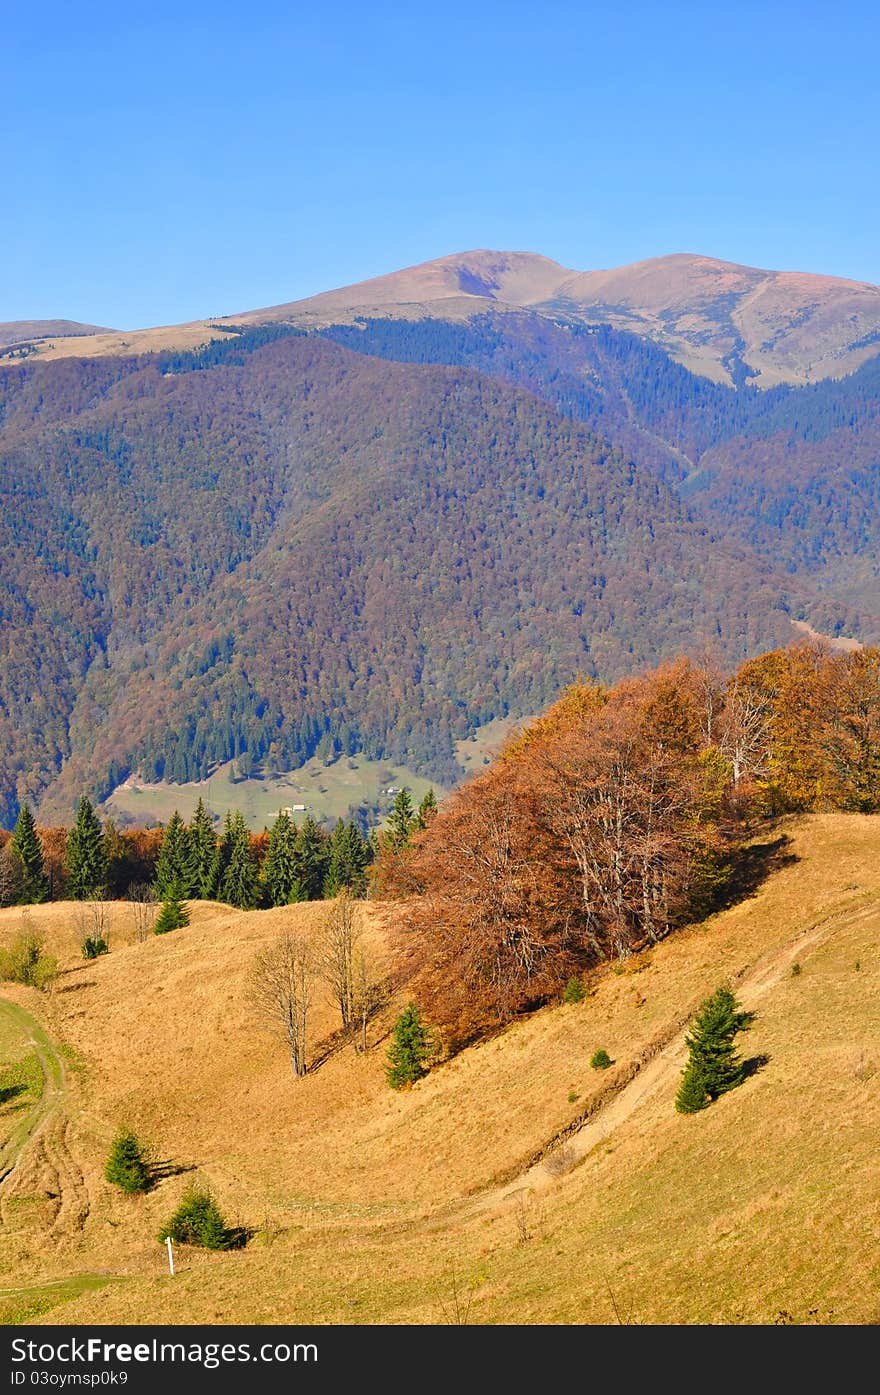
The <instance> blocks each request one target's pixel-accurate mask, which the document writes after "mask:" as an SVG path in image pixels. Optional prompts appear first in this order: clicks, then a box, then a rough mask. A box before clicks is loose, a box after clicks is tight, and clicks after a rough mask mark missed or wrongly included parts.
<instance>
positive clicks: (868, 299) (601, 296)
mask: <svg viewBox="0 0 880 1395" xmlns="http://www.w3.org/2000/svg"><path fill="white" fill-rule="evenodd" d="M487 308H492V309H493V310H494V311H496V312H503V311H504V310H505V309H509V310H514V311H515V310H521V309H524V308H527V309H530V310H531V311H533V312H534V313H536V314H539V315H542V316H544V317H546V318H549V319H551V320H557V321H561V322H570V323H573V324H581V325H601V324H609V325H611V326H613V327H615V328H618V329H624V330H627V331H629V332H631V333H635V334H637V335H639V336H640V337H642V338H643V339H646V340H649V341H651V342H653V343H656V344H658V345H659V346H660V347H661V348H663V349H664V350H665V352H667V353H668V354H669V355H670V357H672V358H673V359H674V360H675V361H676V362H679V363H681V364H683V365H684V366H685V367H687V368H689V369H690V370H691V371H692V372H695V373H698V374H701V375H702V376H705V377H708V378H710V379H712V380H713V381H716V382H727V383H733V384H734V385H740V384H741V383H744V382H747V381H751V382H753V383H756V384H757V385H758V386H760V387H772V386H773V385H774V384H777V383H794V384H801V383H808V382H816V381H821V380H823V379H825V378H836V377H844V376H846V375H847V374H849V373H852V372H853V371H855V370H856V369H857V368H858V367H860V366H861V365H862V364H863V363H865V362H867V361H868V360H870V359H871V358H874V357H876V356H877V355H878V354H880V287H877V286H874V285H871V284H870V283H869V282H866V281H857V280H851V279H846V278H841V277H832V276H824V275H821V274H818V273H813V272H799V271H774V270H763V269H761V268H757V267H749V266H743V265H740V264H738V263H736V262H729V261H724V260H721V259H719V258H714V257H708V256H704V255H701V254H697V253H688V252H677V253H671V254H669V255H666V256H660V257H651V258H647V259H645V260H642V261H639V262H633V263H630V264H628V265H625V266H620V267H613V268H608V269H604V270H603V269H600V270H592V271H578V270H575V269H572V268H570V267H565V266H563V265H562V264H561V263H559V262H555V261H553V260H552V259H551V258H549V257H545V256H543V255H541V254H539V253H533V252H505V251H492V250H490V249H485V248H480V249H476V250H474V251H471V252H458V253H452V254H449V255H447V256H444V257H438V258H435V259H433V260H430V261H427V262H422V263H419V264H417V265H415V266H411V267H405V268H402V269H401V270H398V271H393V272H389V273H386V274H384V275H381V276H376V277H372V278H369V279H368V280H365V281H361V282H357V283H354V284H353V285H350V286H344V287H339V288H336V289H331V290H327V291H322V292H320V293H318V294H317V295H313V296H308V297H305V298H302V299H299V300H295V301H286V302H282V303H279V304H276V305H270V306H265V307H263V308H261V309H256V310H242V311H240V312H239V313H237V314H233V315H225V316H220V317H218V318H216V319H213V320H209V319H207V318H206V319H204V320H197V321H191V322H189V323H186V324H181V325H177V326H159V327H155V328H151V329H143V330H134V331H127V332H126V333H124V334H122V333H116V332H113V331H100V332H95V333H92V334H90V335H86V336H85V337H84V338H83V339H82V341H81V343H80V344H75V343H74V342H73V341H72V340H71V339H69V338H64V339H61V340H60V341H57V342H56V341H51V342H50V343H49V344H48V345H43V347H41V346H40V344H39V342H36V343H35V344H34V353H35V354H37V355H38V356H40V357H61V356H69V355H80V356H82V355H85V354H117V353H124V352H134V353H141V352H150V351H153V350H160V349H167V348H173V347H178V348H186V347H194V346H195V345H196V344H197V343H199V342H203V341H205V340H212V339H216V338H218V337H222V336H223V335H224V334H226V333H235V332H236V331H237V329H238V328H239V327H240V326H242V325H256V324H267V323H275V322H281V323H290V324H295V325H299V326H301V327H303V328H323V327H326V326H327V325H329V324H332V323H339V322H344V323H350V322H354V321H356V320H357V319H358V318H359V317H360V316H362V315H363V314H364V313H365V312H372V313H373V314H375V313H376V312H380V313H382V314H383V315H387V316H389V317H393V318H412V319H417V318H423V317H425V316H434V317H437V316H438V315H439V316H441V317H443V318H446V319H449V320H452V321H462V320H467V319H469V318H470V317H471V316H472V315H473V314H475V313H479V312H480V311H481V310H485V309H487Z"/></svg>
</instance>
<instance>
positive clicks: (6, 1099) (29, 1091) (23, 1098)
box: [0, 1052, 43, 1113]
mask: <svg viewBox="0 0 880 1395" xmlns="http://www.w3.org/2000/svg"><path fill="white" fill-rule="evenodd" d="M42 1093H43V1072H42V1070H41V1068H40V1058H39V1057H38V1056H37V1055H35V1054H34V1053H33V1052H32V1053H31V1054H30V1055H29V1056H23V1057H22V1058H21V1060H19V1061H13V1062H12V1064H11V1065H8V1066H5V1067H4V1068H3V1070H2V1071H0V1109H2V1110H3V1112H4V1113H5V1112H6V1111H7V1110H9V1109H10V1107H11V1108H16V1107H17V1108H21V1106H22V1105H24V1104H33V1102H34V1101H35V1100H38V1099H39V1098H40V1096H41V1095H42Z"/></svg>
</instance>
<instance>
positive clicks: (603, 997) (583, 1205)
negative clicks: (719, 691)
mask: <svg viewBox="0 0 880 1395" xmlns="http://www.w3.org/2000/svg"><path fill="white" fill-rule="evenodd" d="M752 869H753V873H754V882H755V886H754V889H753V894H751V895H749V896H748V897H747V898H746V899H743V900H742V901H741V902H740V903H739V904H737V905H735V906H733V907H732V908H731V909H729V910H726V911H724V912H721V913H719V914H717V915H715V916H714V917H712V918H711V919H710V920H709V921H707V922H705V923H704V924H701V925H698V926H694V927H691V928H688V929H686V930H684V931H681V932H679V933H677V934H676V935H675V936H673V937H671V938H670V939H668V940H666V941H665V942H663V943H661V944H660V945H658V946H656V947H655V948H654V949H653V951H651V953H650V954H647V955H641V956H638V957H636V958H634V959H633V960H631V961H629V962H628V963H626V964H625V965H623V966H620V965H618V966H616V967H608V968H607V969H604V970H601V971H599V972H597V973H596V975H595V977H594V979H593V980H592V982H591V992H590V995H589V997H588V998H587V1000H586V1001H585V1002H583V1003H581V1004H577V1005H573V1006H568V1007H565V1006H561V1007H551V1008H547V1009H544V1010H542V1011H541V1012H539V1013H537V1014H536V1015H534V1016H533V1017H531V1018H529V1019H528V1020H524V1021H521V1022H518V1023H515V1024H514V1025H513V1026H511V1027H510V1028H509V1029H508V1030H507V1031H505V1032H504V1033H503V1034H502V1035H501V1036H499V1037H496V1038H495V1039H494V1040H491V1041H488V1042H486V1043H484V1044H482V1045H480V1046H478V1047H475V1048H471V1049H470V1050H468V1051H467V1052H465V1053H463V1054H462V1055H460V1056H459V1057H457V1058H456V1059H455V1060H454V1061H452V1062H451V1063H448V1064H446V1065H443V1066H440V1067H439V1068H437V1069H436V1070H435V1071H433V1072H432V1073H431V1074H430V1075H429V1076H428V1077H427V1078H426V1079H425V1080H423V1081H421V1082H420V1083H419V1084H418V1085H417V1086H415V1087H414V1088H413V1089H412V1090H410V1091H408V1092H406V1093H403V1094H394V1093H392V1092H391V1091H389V1090H388V1089H387V1087H386V1085H385V1082H384V1076H383V1061H384V1052H385V1048H386V1046H387V1038H386V1037H385V1035H384V1034H385V1033H386V1032H387V1030H388V1027H389V1025H390V1022H391V1020H392V1017H393V1015H394V1011H395V1008H396V1004H393V1003H392V1004H391V1005H390V1007H389V1009H388V1011H387V1013H386V1014H385V1016H384V1017H383V1019H382V1020H381V1021H380V1022H379V1023H377V1024H376V1025H375V1026H374V1029H373V1031H372V1036H371V1041H372V1043H373V1045H372V1046H371V1049H370V1051H369V1052H368V1053H367V1055H366V1056H364V1057H361V1056H356V1055H355V1054H354V1053H353V1051H352V1049H351V1048H350V1047H343V1048H342V1049H339V1050H335V1051H331V1053H330V1054H329V1055H328V1056H327V1058H326V1059H325V1060H324V1062H323V1064H321V1066H320V1068H319V1069H316V1070H315V1071H314V1072H313V1073H312V1074H310V1075H309V1076H307V1077H306V1078H305V1079H304V1080H302V1081H300V1082H294V1081H293V1080H292V1079H291V1078H290V1074H289V1067H288V1065H287V1062H286V1058H285V1052H284V1049H283V1046H282V1045H281V1044H280V1043H278V1042H276V1041H275V1040H273V1039H272V1038H271V1037H269V1036H267V1035H266V1034H265V1032H264V1031H263V1030H262V1029H261V1028H260V1026H259V1024H258V1022H257V1021H256V1019H255V1018H254V1016H253V1012H252V1010H251V1009H250V1008H249V1006H248V1004H247V1001H246V997H245V993H244V984H245V982H246V978H247V971H248V964H249V962H250V960H251V958H252V955H253V954H254V952H255V951H256V949H257V948H258V947H259V946H260V945H262V944H265V943H266V942H267V941H268V940H269V939H271V937H272V936H273V935H274V934H276V933H278V931H279V930H281V929H283V928H284V927H285V926H291V925H297V926H301V927H303V928H306V929H310V930H311V931H312V932H315V931H316V930H317V927H318V923H319V921H320V918H321V916H322V915H324V914H325V913H326V908H325V907H324V906H322V905H320V904H310V905H304V906H294V907H288V908H285V909H282V910H276V911H272V912H262V913H260V912H255V913H242V912H235V911H231V910H229V909H228V908H225V907H220V906H216V905H213V904H209V903H203V904H199V905H197V906H196V907H195V908H194V913H193V920H192V924H191V925H190V926H189V927H188V928H187V929H184V930H180V931H177V932H174V933H173V934H172V935H169V936H167V937H164V938H162V939H152V940H150V941H149V942H147V943H146V944H133V943H130V942H129V940H130V927H129V926H128V924H127V921H128V918H129V912H128V910H127V908H126V907H125V906H124V905H116V906H114V907H113V908H112V916H113V922H114V923H113V927H112V930H111V953H110V954H109V955H108V956H106V957H105V958H103V959H100V960H97V961H95V962H94V963H89V964H83V962H82V961H81V960H78V958H77V952H76V944H75V924H74V922H75V911H74V909H73V908H72V907H70V906H68V905H50V906H46V907H38V908H34V909H33V911H32V912H31V916H32V919H33V921H34V922H35V923H37V924H38V925H40V926H41V927H42V928H43V929H44V931H45V934H46V937H47V941H48V942H49V943H50V944H51V946H52V947H53V948H54V950H55V952H56V953H58V954H59V957H60V958H61V960H62V963H63V967H64V973H63V974H62V976H61V978H60V980H59V982H58V984H57V987H56V989H55V991H54V993H53V994H52V995H51V996H49V997H47V996H40V995H38V994H36V993H35V992H33V991H31V990H25V989H10V990H9V991H8V998H9V999H14V1000H15V1002H16V1003H18V1004H20V1005H21V1006H22V1007H24V1008H25V1009H26V1010H27V1011H29V1012H31V1013H35V1014H36V1015H37V1017H38V1018H39V1019H40V1021H41V1022H43V1023H44V1025H45V1026H46V1028H47V1029H48V1032H49V1036H50V1038H51V1039H52V1040H54V1041H56V1042H59V1043H62V1050H61V1053H60V1059H61V1060H62V1061H63V1062H64V1065H65V1076H66V1079H65V1087H64V1089H65V1094H64V1097H63V1100H61V1101H60V1102H58V1103H57V1105H56V1112H55V1114H54V1115H53V1119H54V1122H51V1121H50V1123H51V1129H50V1131H49V1132H48V1134H46V1135H45V1136H43V1140H42V1142H41V1141H40V1139H39V1138H38V1139H37V1142H36V1143H35V1144H34V1145H33V1146H32V1147H31V1148H30V1150H28V1151H26V1152H25V1154H24V1155H23V1156H22V1159H21V1161H20V1163H19V1166H18V1167H17V1168H16V1169H15V1171H14V1172H13V1173H12V1174H11V1175H10V1177H9V1178H8V1179H7V1181H6V1183H5V1184H4V1185H3V1187H2V1188H0V1208H2V1214H3V1220H4V1228H3V1232H2V1238H0V1258H2V1263H3V1268H4V1273H5V1277H4V1278H3V1279H0V1284H2V1285H3V1288H4V1295H3V1300H2V1301H5V1302H6V1305H7V1312H8V1313H9V1314H13V1315H15V1314H17V1315H19V1316H21V1315H22V1314H24V1315H25V1316H27V1315H31V1316H32V1317H34V1318H35V1319H39V1316H40V1312H41V1310H42V1311H43V1312H44V1313H45V1315H46V1318H47V1320H49V1321H52V1322H58V1321H60V1322H75V1323H83V1322H95V1321H105V1322H112V1321H119V1322H125V1321H130V1322H145V1321H170V1322H174V1321H178V1322H180V1321H203V1322H208V1323H223V1322H235V1321H242V1322H248V1321H255V1322H288V1321H319V1322H337V1323H338V1322H382V1323H389V1322H391V1323H393V1322H443V1321H454V1320H456V1319H455V1309H456V1305H457V1304H458V1307H459V1309H460V1308H461V1306H462V1305H465V1306H466V1307H467V1308H468V1310H469V1311H468V1314H467V1316H468V1320H469V1321H472V1322H490V1323H493V1322H586V1323H606V1322H615V1321H623V1322H700V1321H708V1322H774V1321H788V1320H792V1321H796V1322H816V1321H818V1322H865V1321H870V1320H872V1319H875V1318H876V1317H877V1315H878V1312H880V1303H878V1283H880V1271H878V1266H877V1256H876V1241H875V1235H876V1212H875V1209H874V1201H873V1198H874V1192H875V1188H874V1186H873V1180H872V1179H873V1170H874V1166H875V1151H876V1149H875V1144H876V1136H877V1129H878V1125H880V1117H878V1115H880V1105H878V1096H877V1090H876V1082H877V1078H878V1077H877V1074H876V1073H875V1072H876V1067H877V1066H878V1064H880V1029H878V1021H877V1015H876V1002H877V993H878V988H880V820H878V819H876V818H873V819H872V818H868V817H862V816H857V815H815V816H811V817H809V818H807V819H803V820H800V821H790V822H785V823H783V824H781V825H779V826H778V827H777V828H776V829H774V830H773V832H772V833H767V834H764V835H762V837H761V840H760V844H759V845H758V846H756V847H755V849H754V850H753V853H752ZM390 913H391V914H393V912H390ZM20 914H21V913H20V912H19V911H15V910H11V911H4V912H2V913H0V932H2V934H3V936H4V937H9V936H10V935H11V934H12V933H14V931H15V928H16V926H17V924H18V920H19V918H20ZM364 914H365V916H366V917H367V920H368V923H369V938H370V942H371V943H372V945H373V947H374V950H375V952H376V953H377V955H378V954H381V952H382V943H383V938H384V933H385V931H384V929H383V922H382V916H381V915H380V913H379V910H378V908H376V907H370V906H367V907H366V908H365V911H364ZM385 914H389V912H387V911H386V912H385ZM795 964H797V965H798V969H799V971H798V972H793V966H794V965H795ZM728 977H730V978H732V979H733V980H734V982H735V984H736V986H737V990H738V992H740V994H741V995H742V999H743V1001H744V1002H745V1003H746V1005H747V1006H749V1007H751V1008H752V1009H753V1010H754V1011H755V1013H756V1017H755V1021H754V1024H753V1026H752V1028H751V1030H750V1031H749V1033H748V1035H747V1036H746V1037H744V1038H743V1042H742V1045H743V1049H744V1051H745V1053H746V1054H747V1055H748V1056H750V1057H763V1056H766V1058H767V1060H766V1063H765V1064H764V1065H763V1066H762V1067H761V1068H760V1069H758V1070H757V1071H756V1072H755V1073H754V1074H753V1075H752V1076H751V1078H750V1079H749V1080H748V1081H747V1082H746V1084H744V1085H743V1086H742V1087H741V1088H740V1089H738V1090H736V1091H734V1092H733V1093H732V1094H730V1095H727V1096H725V1097H723V1098H722V1099H721V1100H720V1101H718V1102H717V1103H716V1104H715V1105H713V1106H712V1107H711V1108H710V1109H708V1110H707V1111H705V1112H704V1113H703V1114H699V1115H695V1116H690V1117H684V1116H680V1115H678V1114H676V1113H675V1111H674V1109H673V1097H674V1094H675V1088H676V1085H677V1078H678V1071H679V1061H680V1050H679V1045H678V1041H679V1032H680V1027H681V1024H682V1023H683V1022H684V1021H685V1020H686V1019H687V1017H688V1016H689V1015H690V1013H691V1012H692V1011H693V1009H694V1007H695V1006H696V1004H697V1003H698V1002H699V1001H700V1000H701V998H702V997H703V996H705V995H706V993H707V992H709V991H711V990H712V989H713V988H714V987H715V986H717V984H718V983H719V982H720V981H721V980H722V979H724V978H728ZM335 1025H336V1019H335V1016H334V1013H333V1011H332V1009H331V1008H330V1006H329V1005H328V1004H327V1003H325V1002H323V1001H320V1002H319V1003H316V1011H315V1017H314V1031H313V1046H312V1051H313V1054H318V1055H320V1054H322V1053H323V1051H324V1050H326V1047H325V1048H320V1047H319V1043H320V1041H322V1040H323V1041H325V1042H327V1039H328V1038H329V1037H330V1035H331V1033H332V1032H333V1030H334V1028H335ZM599 1046H604V1047H605V1048H606V1049H607V1051H608V1052H609V1054H610V1055H611V1057H612V1058H613V1061H614V1065H613V1066H612V1068H611V1070H609V1071H607V1072H604V1073H603V1072H597V1071H595V1070H592V1069H591V1068H590V1065H589V1061H590V1057H591V1055H592V1053H593V1052H594V1051H595V1050H596V1048H597V1047H599ZM11 1049H14V1043H13V1046H12V1048H11ZM640 1063H641V1064H640ZM628 1082H629V1083H628ZM603 1099H604V1104H602V1105H601V1108H600V1109H598V1111H596V1112H592V1113H591V1111H595V1110H596V1105H597V1104H599V1103H601V1101H602V1100H603ZM588 1115H589V1116H590V1118H589V1123H588V1129H592V1130H593V1132H592V1133H590V1132H588V1131H587V1130H582V1131H581V1132H578V1131H577V1125H578V1122H579V1121H583V1120H584V1118H585V1117H586V1116H588ZM123 1120H124V1121H126V1122H128V1123H130V1124H132V1125H133V1126H134V1127H135V1128H137V1129H138V1130H139V1131H142V1132H143V1133H144V1135H145V1136H147V1137H149V1138H151V1139H152V1140H153V1142H154V1144H155V1146H156V1148H157V1150H158V1155H159V1157H160V1158H161V1159H162V1160H164V1161H165V1163H166V1164H167V1166H166V1168H165V1171H166V1173H167V1175H166V1176H164V1177H163V1179H162V1180H161V1181H160V1182H159V1184H158V1186H157V1187H156V1189H155V1190H154V1191H153V1192H151V1193H150V1194H148V1195H147V1196H146V1197H143V1198H138V1199H134V1200H125V1199H124V1198H121V1197H120V1196H118V1195H117V1194H114V1193H113V1192H112V1191H111V1189H110V1188H109V1187H108V1186H107V1185H106V1184H105V1183H104V1182H103V1180H102V1177H101V1167H102V1164H103V1159H104V1156H105V1155H106V1149H107V1146H108V1143H109V1140H110V1138H111V1137H112V1134H113V1132H114V1130H115V1128H116V1127H117V1125H118V1124H119V1123H120V1122H121V1121H123ZM603 1131H604V1132H603ZM567 1135H570V1136H567ZM591 1139H593V1140H594V1141H593V1143H590V1140H591ZM579 1140H580V1142H579ZM581 1151H582V1152H583V1156H581ZM542 1159H543V1160H542ZM180 1167H186V1168H190V1167H192V1168H194V1169H195V1172H180V1173H176V1174H175V1172H174V1169H175V1168H180ZM193 1176H198V1177H200V1178H203V1179H206V1180H208V1181H210V1183H211V1184H212V1185H213V1186H214V1187H215V1189H216V1191H217V1194H218V1198H219V1200H220V1202H221V1204H222V1205H223V1207H224V1208H225V1210H226V1212H227V1214H228V1216H229V1218H230V1219H231V1220H233V1221H235V1222H236V1223H239V1224H242V1225H246V1226H248V1227H251V1228H252V1229H253V1231H254V1235H253V1238H252V1239H251V1241H250V1243H249V1244H248V1245H247V1247H246V1248H245V1249H244V1250H241V1251H238V1252H234V1253H229V1254H221V1255H213V1256H212V1255H199V1254H196V1253H194V1252H193V1253H190V1252H188V1251H181V1252H180V1256H179V1271H178V1275H177V1276H176V1277H175V1279H174V1280H173V1281H172V1280H171V1279H170V1278H168V1277H167V1276H166V1275H165V1274H164V1273H163V1268H164V1257H163V1253H162V1250H161V1247H160V1246H159V1245H158V1244H157V1242H156V1240H155V1232H156V1230H157V1228H158V1226H159V1224H160V1222H161V1221H162V1220H163V1219H164V1218H165V1217H166V1216H167V1215H168V1214H169V1213H170V1211H171V1210H172V1209H173V1207H174V1205H175V1204H176V1201H177V1199H178V1197H179V1195H180V1194H181V1192H182V1190H183V1188H184V1186H185V1185H186V1182H187V1181H188V1180H189V1179H190V1178H191V1177H193ZM517 1179H518V1180H517ZM95 1276H97V1279H100V1280H101V1281H102V1287H100V1289H97V1288H91V1289H90V1288H89V1287H88V1285H89V1284H91V1283H92V1282H96V1281H97V1280H96V1278H95ZM50 1284H51V1285H56V1287H53V1288H50V1287H41V1286H44V1285H50ZM64 1285H67V1287H64ZM77 1285H81V1286H82V1289H83V1291H82V1292H80V1293H79V1294H78V1295H77V1293H76V1286H77ZM455 1293H457V1295H458V1299H456V1297H455ZM59 1295H60V1296H59ZM786 1315H787V1316H786ZM459 1316H461V1313H459Z"/></svg>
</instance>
